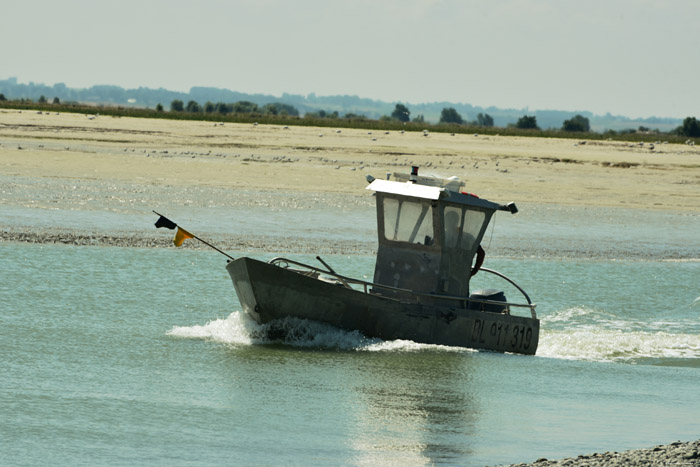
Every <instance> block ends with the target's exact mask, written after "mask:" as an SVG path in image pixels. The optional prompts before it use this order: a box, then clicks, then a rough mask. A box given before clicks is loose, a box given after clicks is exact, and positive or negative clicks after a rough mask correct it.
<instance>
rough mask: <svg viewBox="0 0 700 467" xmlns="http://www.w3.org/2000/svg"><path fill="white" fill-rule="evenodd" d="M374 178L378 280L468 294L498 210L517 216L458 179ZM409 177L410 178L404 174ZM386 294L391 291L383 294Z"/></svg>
mask: <svg viewBox="0 0 700 467" xmlns="http://www.w3.org/2000/svg"><path fill="white" fill-rule="evenodd" d="M394 177H395V179H397V180H396V181H394V180H389V179H387V180H378V179H375V180H373V181H372V182H371V183H370V185H369V186H368V187H367V189H369V190H373V191H374V192H375V195H376V203H377V231H378V245H379V247H378V251H377V262H376V265H375V270H374V282H375V283H377V284H382V285H387V286H390V287H395V288H398V289H404V290H411V291H413V292H422V293H430V294H436V295H443V296H444V295H449V296H461V297H468V296H469V278H470V276H471V274H470V272H471V265H472V262H473V259H474V255H475V254H476V252H477V250H478V248H479V245H480V243H481V240H482V238H483V236H484V232H485V231H486V228H487V227H488V224H489V221H490V220H491V217H492V216H493V214H494V212H496V211H497V210H508V211H510V212H516V211H517V208H515V205H513V204H511V205H507V206H502V205H499V204H496V203H492V202H490V201H487V200H484V199H480V198H478V197H476V196H474V195H470V194H467V193H464V192H462V191H461V188H462V186H463V185H462V184H461V183H459V182H458V181H456V180H454V179H448V180H445V179H438V178H431V177H418V175H417V170H416V168H414V173H412V174H411V177H410V178H409V179H408V180H406V181H402V180H401V178H402V175H401V174H394ZM403 177H404V178H405V176H403ZM381 293H383V294H387V292H381Z"/></svg>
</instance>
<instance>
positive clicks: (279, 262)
mask: <svg viewBox="0 0 700 467" xmlns="http://www.w3.org/2000/svg"><path fill="white" fill-rule="evenodd" d="M321 262H322V263H323V264H324V266H326V267H327V268H328V270H326V269H321V268H319V267H317V266H312V265H310V264H306V263H302V262H299V261H295V260H293V259H288V258H283V257H280V256H278V257H275V258H272V259H271V260H270V261H268V263H269V264H272V265H275V266H278V267H283V268H285V269H289V266H290V265H294V266H299V267H302V268H306V269H308V270H309V272H308V273H304V272H303V271H297V272H298V273H300V274H304V275H307V276H311V275H313V274H326V275H329V276H332V277H335V278H336V279H338V280H339V281H340V283H341V284H342V286H343V287H346V288H349V289H352V287H350V284H354V285H358V286H361V287H362V288H363V291H364V293H366V294H369V293H370V292H369V290H368V287H371V288H373V289H374V288H377V289H384V290H390V291H392V292H400V293H406V294H410V295H414V296H416V297H427V298H441V299H445V300H454V301H457V302H464V303H466V302H474V303H483V304H485V305H502V306H504V307H505V309H506V310H507V313H508V314H510V308H511V307H516V308H529V310H530V314H531V315H532V317H533V318H536V317H537V315H536V314H535V307H536V306H537V305H536V304H534V303H532V302H531V301H530V297H529V296H528V295H527V294H526V293H525V291H524V290H523V289H522V288H520V286H518V285H517V284H516V283H515V282H514V281H513V280H512V279H510V278H508V277H507V276H505V275H504V274H501V273H499V272H498V271H494V270H492V269H487V268H481V269H480V270H482V271H486V272H489V273H491V274H495V275H497V276H499V277H501V278H503V279H505V280H507V281H508V282H510V283H511V284H513V285H514V286H515V287H516V288H517V289H518V290H519V291H520V292H521V293H522V294H523V295H524V296H525V299H526V300H527V304H524V303H512V302H501V301H496V300H483V299H474V298H468V297H459V296H454V295H440V294H434V293H425V292H414V291H413V290H410V289H402V288H399V287H392V286H390V285H384V284H377V283H375V282H367V281H363V280H360V279H353V278H352V277H346V276H343V275H341V274H338V273H337V272H335V271H333V270H332V269H331V268H330V267H329V266H328V265H327V264H325V262H323V261H321ZM353 290H355V289H353ZM384 298H388V299H390V300H396V299H393V298H391V297H384ZM397 301H398V300H397Z"/></svg>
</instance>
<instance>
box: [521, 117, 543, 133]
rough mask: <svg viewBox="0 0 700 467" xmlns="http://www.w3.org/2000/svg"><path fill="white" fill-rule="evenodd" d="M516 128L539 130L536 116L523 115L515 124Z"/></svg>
mask: <svg viewBox="0 0 700 467" xmlns="http://www.w3.org/2000/svg"><path fill="white" fill-rule="evenodd" d="M515 127H516V128H520V129H521V130H539V129H540V127H538V126H537V117H535V116H534V115H530V116H528V115H523V116H522V117H520V118H519V119H518V123H516V124H515Z"/></svg>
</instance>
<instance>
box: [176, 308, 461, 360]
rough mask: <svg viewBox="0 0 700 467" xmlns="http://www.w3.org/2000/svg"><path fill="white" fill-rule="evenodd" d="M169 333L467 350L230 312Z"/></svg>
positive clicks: (236, 341) (223, 339)
mask: <svg viewBox="0 0 700 467" xmlns="http://www.w3.org/2000/svg"><path fill="white" fill-rule="evenodd" d="M167 335H169V336H175V337H182V338H189V339H205V340H211V341H214V342H219V343H222V344H230V345H255V344H285V345H292V346H294V347H309V348H321V349H341V350H362V351H369V352H378V351H404V352H405V351H421V350H427V349H436V350H441V351H455V352H464V351H471V349H464V348H459V347H446V346H441V345H430V344H420V343H417V342H413V341H408V340H393V341H384V340H382V339H378V338H368V337H366V336H364V335H363V334H362V333H360V332H359V331H344V330H342V329H338V328H335V327H333V326H330V325H327V324H323V323H319V322H316V321H309V320H305V319H298V318H285V319H283V320H279V321H275V322H272V323H266V324H258V323H256V322H255V321H253V320H252V319H251V318H250V317H249V316H248V315H246V314H245V313H242V312H239V311H234V312H233V313H231V314H230V315H229V316H228V317H226V318H223V319H222V318H220V319H215V320H213V321H209V322H208V323H207V324H205V325H203V326H197V325H195V326H176V327H174V328H172V329H171V330H170V331H168V332H167Z"/></svg>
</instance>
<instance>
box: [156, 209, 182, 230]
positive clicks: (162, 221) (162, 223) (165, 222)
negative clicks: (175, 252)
mask: <svg viewBox="0 0 700 467" xmlns="http://www.w3.org/2000/svg"><path fill="white" fill-rule="evenodd" d="M153 212H155V211H153ZM155 213H156V214H158V213H157V212H155ZM158 215H159V216H160V217H158V220H157V221H156V223H155V224H154V225H155V226H156V227H157V228H159V229H160V228H161V227H165V228H167V229H170V230H173V229H174V228H175V227H177V224H176V223H175V222H173V221H171V220H170V219H168V218H167V217H165V216H164V215H162V214H158Z"/></svg>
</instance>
